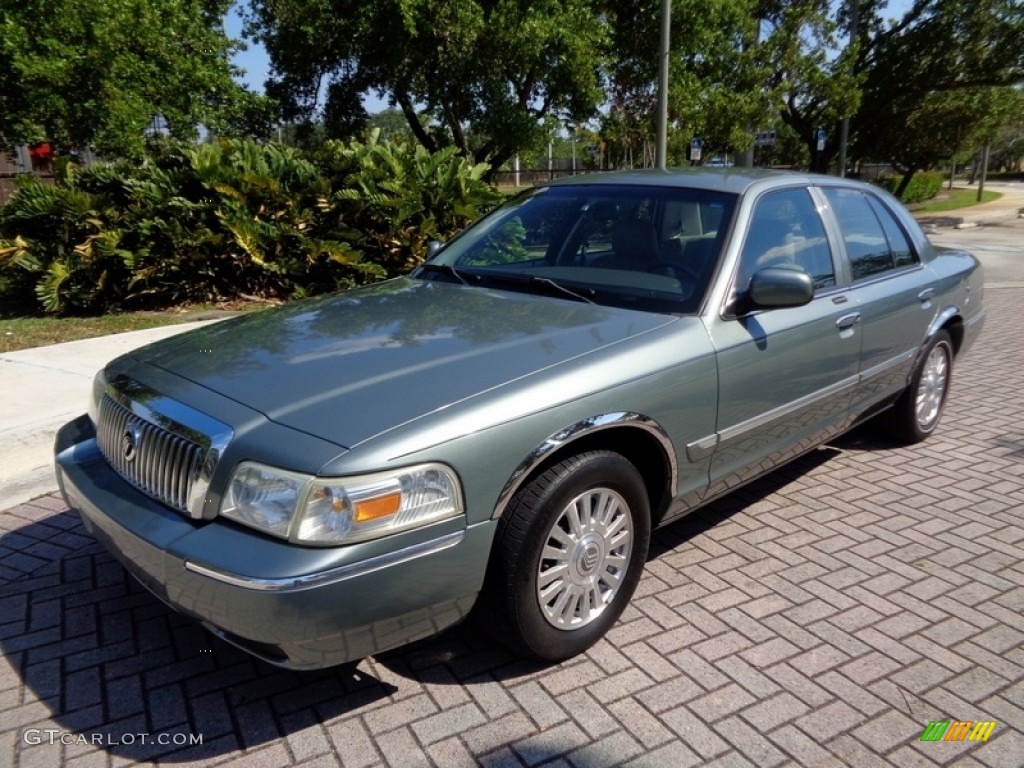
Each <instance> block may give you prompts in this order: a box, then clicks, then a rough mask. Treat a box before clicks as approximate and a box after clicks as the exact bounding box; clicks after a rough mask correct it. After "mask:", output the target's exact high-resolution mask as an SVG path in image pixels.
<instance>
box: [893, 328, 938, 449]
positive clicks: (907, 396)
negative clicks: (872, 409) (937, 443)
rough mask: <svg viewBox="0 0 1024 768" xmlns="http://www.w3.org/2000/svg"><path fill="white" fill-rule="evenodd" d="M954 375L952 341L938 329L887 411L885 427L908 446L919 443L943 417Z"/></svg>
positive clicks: (933, 429) (932, 430)
mask: <svg viewBox="0 0 1024 768" xmlns="http://www.w3.org/2000/svg"><path fill="white" fill-rule="evenodd" d="M952 375H953V342H952V340H951V339H950V336H949V334H948V333H947V332H946V331H939V332H938V333H936V334H935V336H934V337H933V338H932V340H931V341H930V342H929V343H928V345H927V346H926V347H925V348H924V352H923V353H922V355H921V360H920V362H919V363H918V365H917V369H916V370H915V371H914V375H913V376H912V377H911V379H910V385H909V386H908V387H907V388H906V390H905V391H904V392H903V394H902V395H900V398H899V399H898V400H897V401H896V404H895V405H894V406H893V407H892V409H891V410H890V412H889V413H888V414H882V418H883V419H885V426H886V429H887V430H888V431H889V434H891V435H892V436H893V437H895V438H896V439H897V440H899V441H900V442H903V443H906V444H907V445H913V444H914V443H920V442H921V441H922V440H924V439H925V438H926V437H928V435H930V434H931V433H932V432H934V431H935V428H936V427H937V426H938V424H939V419H941V418H942V411H943V409H944V408H945V406H946V398H947V397H948V395H949V385H950V381H951V380H952Z"/></svg>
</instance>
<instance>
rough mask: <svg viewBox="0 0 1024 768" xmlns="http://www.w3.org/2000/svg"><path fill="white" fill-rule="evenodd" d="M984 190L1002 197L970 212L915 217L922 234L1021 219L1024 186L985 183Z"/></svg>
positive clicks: (962, 210)
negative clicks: (939, 229) (937, 229)
mask: <svg viewBox="0 0 1024 768" xmlns="http://www.w3.org/2000/svg"><path fill="white" fill-rule="evenodd" d="M970 189H977V187H971V188H970ZM985 189H986V190H991V191H993V192H998V193H999V194H1001V195H1002V197H1000V198H999V199H998V200H993V201H992V202H989V203H980V204H979V205H972V206H971V207H969V208H958V209H955V210H952V211H944V212H942V213H936V214H925V215H920V216H918V215H916V214H915V218H916V219H917V220H918V221H919V222H920V223H921V226H922V227H924V228H925V231H928V230H930V229H935V228H944V227H955V228H957V229H963V228H966V227H979V226H984V225H986V224H992V223H996V222H999V221H1002V220H1005V219H1014V218H1017V217H1019V216H1024V182H1010V183H994V184H993V183H986V184H985Z"/></svg>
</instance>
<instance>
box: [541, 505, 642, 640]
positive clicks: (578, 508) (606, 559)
mask: <svg viewBox="0 0 1024 768" xmlns="http://www.w3.org/2000/svg"><path fill="white" fill-rule="evenodd" d="M632 546H633V520H632V518H631V517H630V514H629V507H628V505H627V504H626V500H625V499H623V498H622V496H620V495H619V494H618V493H616V492H615V491H613V490H611V489H610V488H593V489H591V490H589V491H585V492H584V493H581V494H580V495H579V496H577V497H576V498H574V499H573V500H572V501H570V502H569V503H568V504H567V505H566V507H565V509H563V510H562V512H561V514H559V516H558V519H557V520H556V521H555V524H554V525H553V526H551V530H550V531H548V537H547V541H545V543H544V550H543V552H542V553H541V558H540V567H539V568H538V572H537V601H538V603H539V604H540V608H541V612H542V613H543V614H544V618H545V619H547V621H548V623H549V624H551V626H553V627H555V628H557V629H579V628H580V627H583V626H586V625H587V624H589V623H591V622H592V621H594V620H595V619H597V617H598V616H600V615H601V613H602V612H603V611H604V609H605V608H606V607H608V605H609V604H611V602H612V600H614V599H615V595H616V594H617V593H618V591H619V587H620V586H621V584H622V579H623V578H624V577H625V575H626V569H627V568H628V567H629V558H630V553H631V551H632Z"/></svg>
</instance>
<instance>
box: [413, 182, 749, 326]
mask: <svg viewBox="0 0 1024 768" xmlns="http://www.w3.org/2000/svg"><path fill="white" fill-rule="evenodd" d="M735 202H736V198H735V196H734V195H730V194H725V193H721V192H715V191H711V190H702V189H688V188H672V187H650V186H619V185H597V184H580V185H578V186H568V185H567V186H561V185H559V186H552V187H540V188H537V189H532V190H529V191H528V192H525V193H523V194H521V195H518V196H516V197H515V198H513V199H511V200H510V201H509V202H507V203H505V204H504V205H502V206H501V207H500V208H498V209H496V210H495V211H493V212H491V213H490V214H488V215H487V216H485V217H484V218H482V219H480V220H479V221H478V222H476V223H475V224H473V225H472V226H471V227H469V228H468V229H467V230H466V231H465V232H463V233H462V234H460V235H459V236H458V237H457V238H455V239H454V240H452V241H451V242H450V243H448V244H447V245H446V246H445V247H444V248H443V249H442V250H441V251H440V252H438V253H437V254H436V255H435V256H434V257H433V258H432V259H431V260H430V261H428V262H427V263H426V264H424V265H423V266H422V267H420V268H419V269H418V270H416V272H414V273H413V275H414V276H415V277H419V278H422V279H435V280H448V281H453V282H463V283H467V284H472V285H485V286H488V287H492V288H501V289H507V290H520V291H531V292H536V293H543V294H545V295H550V296H556V297H559V298H563V299H566V300H570V301H592V302H594V303H598V304H606V305H611V306H618V307H628V308H634V309H641V310H646V311H653V312H672V313H687V312H695V311H696V310H697V309H698V308H699V306H700V304H701V301H702V299H703V297H704V292H705V291H706V290H707V286H708V283H709V281H710V279H711V274H712V272H713V271H714V267H715V264H716V263H717V261H718V256H719V253H720V251H721V248H722V243H723V242H724V239H725V233H726V230H727V228H728V226H729V223H730V221H731V218H732V212H733V208H734V207H735Z"/></svg>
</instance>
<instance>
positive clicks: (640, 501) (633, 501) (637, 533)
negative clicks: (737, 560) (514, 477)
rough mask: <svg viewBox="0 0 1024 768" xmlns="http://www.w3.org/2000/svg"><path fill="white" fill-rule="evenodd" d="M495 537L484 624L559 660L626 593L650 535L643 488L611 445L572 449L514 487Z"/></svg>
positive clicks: (599, 627) (514, 643)
mask: <svg viewBox="0 0 1024 768" xmlns="http://www.w3.org/2000/svg"><path fill="white" fill-rule="evenodd" d="M497 536H498V539H497V546H496V548H495V553H494V556H493V560H492V563H491V567H490V572H489V574H488V585H487V594H486V595H485V596H484V597H483V599H484V600H485V601H487V603H486V606H485V610H487V611H489V612H490V619H491V620H490V622H489V623H490V625H491V626H492V628H493V629H494V630H495V632H496V634H497V637H498V639H499V640H501V641H502V642H503V643H505V644H506V645H508V646H509V647H510V648H512V650H514V651H516V652H518V653H520V654H522V655H524V656H530V657H533V658H536V659H541V660H543V661H561V660H563V659H567V658H570V657H572V656H575V655H577V654H579V653H582V652H583V651H585V650H586V649H587V648H589V647H590V646H591V645H593V644H594V643H596V642H597V641H598V640H599V639H600V638H601V637H602V636H603V635H604V634H605V633H606V632H607V631H608V629H609V628H611V626H612V625H613V624H614V623H615V621H616V620H617V619H618V617H619V615H620V614H621V613H622V610H623V608H625V606H626V604H627V603H628V602H629V599H630V597H632V595H633V592H634V590H635V589H636V585H637V582H638V581H639V580H640V575H641V573H642V572H643V567H644V560H645V559H646V557H647V546H648V542H649V540H650V505H649V502H648V499H647V489H646V487H645V486H644V482H643V479H642V478H641V477H640V473H639V472H638V471H637V470H636V468H635V467H634V466H633V465H632V464H631V463H630V462H629V461H628V460H627V459H625V458H624V457H622V456H620V455H619V454H616V453H612V452H609V451H594V452H590V453H584V454H580V455H578V456H573V457H571V458H568V459H566V460H564V461H562V462H560V463H558V464H556V465H555V466H553V467H551V468H550V469H548V470H547V471H546V472H544V473H543V474H541V475H540V476H538V477H537V478H535V479H534V480H532V481H531V482H529V483H527V484H526V485H525V486H524V487H523V488H522V489H520V490H519V492H518V493H517V494H516V495H515V496H514V497H513V498H512V501H511V502H510V503H509V506H508V508H507V509H506V510H505V513H504V515H503V517H502V519H501V523H500V526H499V530H498V534H497Z"/></svg>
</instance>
